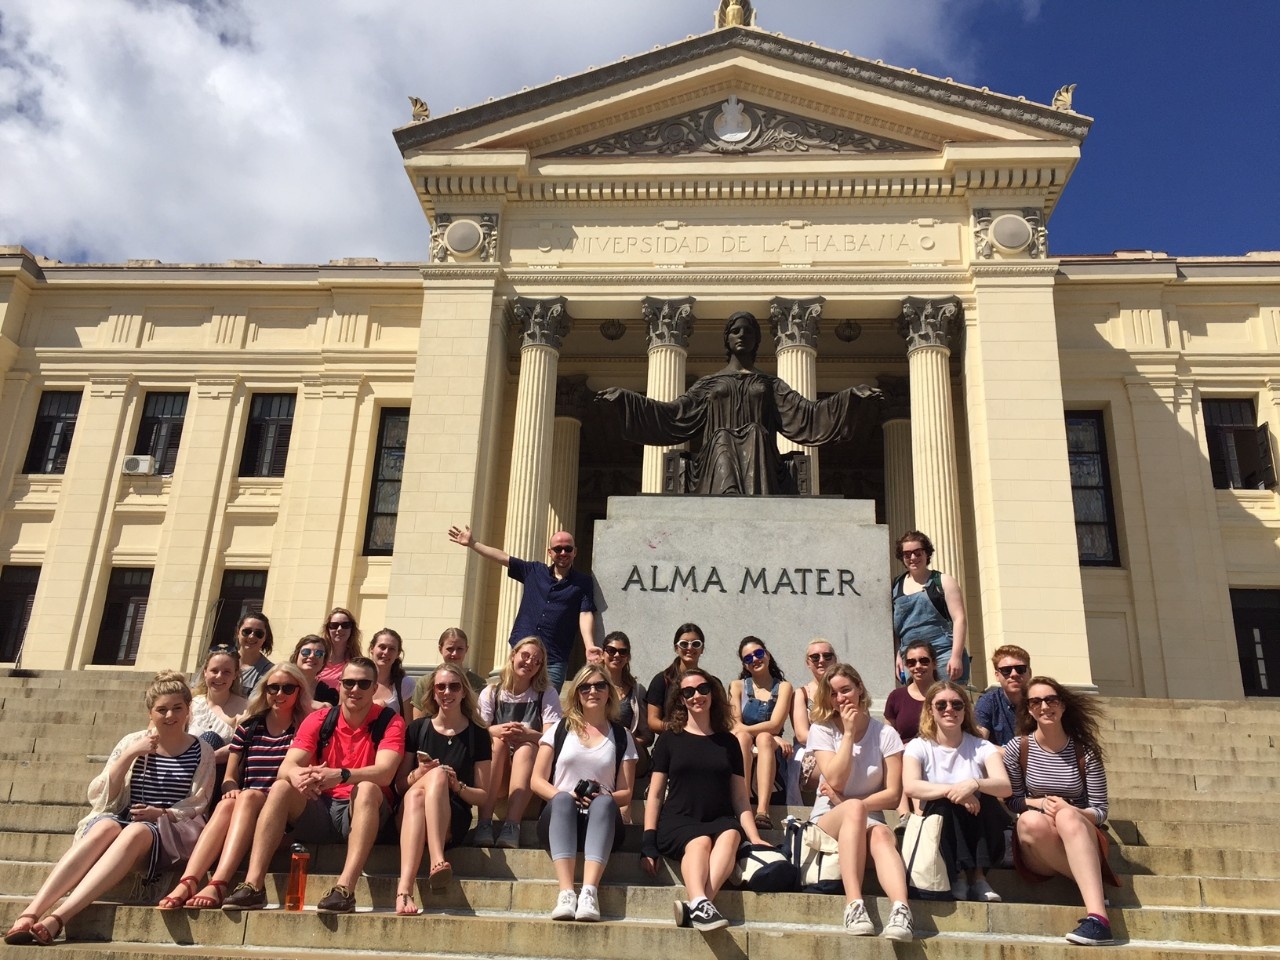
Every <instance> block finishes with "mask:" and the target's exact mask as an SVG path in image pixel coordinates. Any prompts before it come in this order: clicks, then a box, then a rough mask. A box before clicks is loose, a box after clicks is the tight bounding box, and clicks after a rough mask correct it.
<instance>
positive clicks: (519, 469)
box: [493, 297, 569, 668]
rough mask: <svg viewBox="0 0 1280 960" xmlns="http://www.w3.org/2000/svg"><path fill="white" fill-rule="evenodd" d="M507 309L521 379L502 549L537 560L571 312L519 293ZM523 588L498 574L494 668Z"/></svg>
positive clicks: (502, 657) (504, 651)
mask: <svg viewBox="0 0 1280 960" xmlns="http://www.w3.org/2000/svg"><path fill="white" fill-rule="evenodd" d="M511 313H512V316H513V318H514V320H515V323H516V324H518V325H519V327H520V382H519V385H518V387H517V392H516V422H515V430H514V436H513V437H512V439H511V482H510V487H509V489H508V492H507V526H506V530H505V531H504V532H503V536H502V547H503V549H504V550H506V551H507V552H508V553H510V554H511V555H512V556H513V557H520V558H521V559H523V560H540V559H542V557H543V555H544V554H545V552H546V549H547V546H546V536H545V535H546V530H547V510H548V508H549V506H550V497H549V489H550V480H551V439H552V433H553V431H552V421H553V419H554V417H555V398H556V394H555V391H556V367H557V365H558V364H559V362H560V342H561V338H563V337H564V336H565V335H566V334H567V333H568V332H569V311H568V305H567V303H566V302H565V299H564V297H555V298H553V299H548V300H534V299H531V298H529V297H517V298H516V299H515V300H514V301H513V302H512V305H511ZM523 589H524V588H523V586H522V585H521V584H519V583H517V582H516V581H514V580H512V579H511V578H510V577H503V578H502V586H501V588H500V591H499V594H498V621H497V623H498V626H497V636H496V637H495V638H494V653H493V661H494V667H495V668H500V667H501V666H502V665H503V664H504V663H506V660H507V655H508V653H509V648H508V647H507V646H506V644H505V643H503V641H504V640H505V639H506V638H507V636H508V634H509V633H510V631H511V625H512V624H513V623H514V622H515V618H516V611H517V610H518V609H519V607H520V597H521V596H522V593H523Z"/></svg>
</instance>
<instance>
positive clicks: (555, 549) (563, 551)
mask: <svg viewBox="0 0 1280 960" xmlns="http://www.w3.org/2000/svg"><path fill="white" fill-rule="evenodd" d="M574 549H576V548H574V547H552V548H551V552H552V553H554V554H555V555H556V556H562V555H563V554H566V553H573V551H574Z"/></svg>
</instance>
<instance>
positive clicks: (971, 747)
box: [907, 733, 1000, 783]
mask: <svg viewBox="0 0 1280 960" xmlns="http://www.w3.org/2000/svg"><path fill="white" fill-rule="evenodd" d="M999 749H1000V748H999V747H997V746H996V745H995V744H994V743H992V742H991V741H990V740H979V739H978V738H977V737H975V736H974V735H973V734H971V733H966V734H964V737H963V739H962V740H961V741H960V746H958V747H955V748H954V749H953V748H951V747H944V746H943V745H942V744H940V743H936V742H934V741H933V740H925V739H924V738H923V737H916V738H915V739H914V740H912V741H911V742H910V743H908V744H907V756H908V757H914V758H915V759H916V760H919V761H920V769H921V770H922V771H923V773H924V778H925V780H927V781H929V783H959V782H960V781H961V780H968V779H969V778H970V777H976V778H979V779H980V778H982V777H985V776H986V775H987V757H989V756H991V755H992V754H993V753H996V752H997V751H998V750H999Z"/></svg>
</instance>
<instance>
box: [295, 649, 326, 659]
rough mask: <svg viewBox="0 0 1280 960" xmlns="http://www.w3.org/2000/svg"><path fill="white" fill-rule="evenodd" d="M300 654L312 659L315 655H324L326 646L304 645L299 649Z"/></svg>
mask: <svg viewBox="0 0 1280 960" xmlns="http://www.w3.org/2000/svg"><path fill="white" fill-rule="evenodd" d="M298 656H300V657H304V658H305V659H307V660H311V659H312V658H314V657H323V656H324V647H303V648H302V649H301V650H299V651H298Z"/></svg>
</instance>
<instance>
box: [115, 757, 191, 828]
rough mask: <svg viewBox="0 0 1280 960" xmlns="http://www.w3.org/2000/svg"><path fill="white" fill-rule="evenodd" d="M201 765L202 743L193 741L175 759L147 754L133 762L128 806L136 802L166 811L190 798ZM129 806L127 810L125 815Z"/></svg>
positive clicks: (126, 809)
mask: <svg viewBox="0 0 1280 960" xmlns="http://www.w3.org/2000/svg"><path fill="white" fill-rule="evenodd" d="M199 766H200V741H199V740H198V739H193V740H192V741H191V746H189V747H187V749H186V750H184V751H182V753H180V754H179V755H178V756H176V757H162V756H161V755H160V754H158V753H148V754H146V755H144V756H141V757H139V758H138V759H137V760H135V761H133V775H132V776H131V777H130V779H129V806H133V805H134V804H136V803H141V804H144V805H146V806H148V807H160V808H161V809H165V810H167V809H168V808H169V807H172V806H173V805H174V804H175V803H178V802H179V801H180V800H185V799H187V797H189V796H191V782H192V781H193V780H194V779H195V776H196V768H197V767H199ZM127 812H128V807H126V808H125V813H127Z"/></svg>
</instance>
